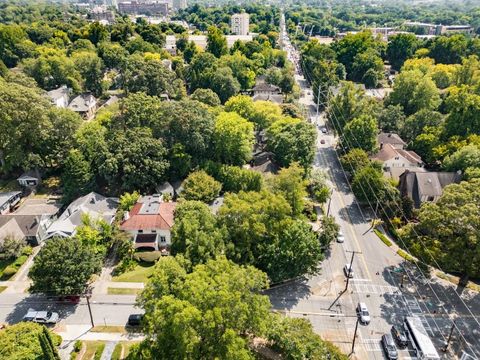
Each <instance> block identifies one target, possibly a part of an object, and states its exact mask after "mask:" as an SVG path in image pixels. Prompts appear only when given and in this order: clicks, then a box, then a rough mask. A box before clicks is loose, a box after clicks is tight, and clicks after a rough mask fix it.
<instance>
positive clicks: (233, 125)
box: [213, 112, 255, 166]
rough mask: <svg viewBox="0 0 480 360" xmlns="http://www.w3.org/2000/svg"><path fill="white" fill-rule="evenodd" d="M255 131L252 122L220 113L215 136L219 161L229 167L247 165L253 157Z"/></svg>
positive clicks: (233, 114) (237, 116)
mask: <svg viewBox="0 0 480 360" xmlns="http://www.w3.org/2000/svg"><path fill="white" fill-rule="evenodd" d="M253 129H254V127H253V124H252V123H251V122H249V121H247V120H245V119H244V118H242V117H241V116H240V115H237V114H236V113H227V112H222V113H220V114H219V115H218V116H217V120H216V122H215V131H214V136H213V139H214V144H215V145H214V148H215V154H216V158H217V159H218V161H220V162H222V163H224V164H228V165H239V166H240V165H243V164H245V163H246V162H247V161H248V160H249V159H250V158H251V156H252V148H253V143H254V140H255V138H254V134H253Z"/></svg>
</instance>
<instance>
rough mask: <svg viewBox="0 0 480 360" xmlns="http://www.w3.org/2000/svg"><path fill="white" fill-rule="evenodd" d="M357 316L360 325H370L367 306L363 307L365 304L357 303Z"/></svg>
mask: <svg viewBox="0 0 480 360" xmlns="http://www.w3.org/2000/svg"><path fill="white" fill-rule="evenodd" d="M357 315H358V317H359V319H360V322H361V323H362V324H365V325H368V324H370V313H369V312H368V309H367V305H365V303H363V302H360V303H358V305H357Z"/></svg>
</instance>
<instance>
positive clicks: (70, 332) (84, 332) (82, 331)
mask: <svg viewBox="0 0 480 360" xmlns="http://www.w3.org/2000/svg"><path fill="white" fill-rule="evenodd" d="M91 328H92V327H91V326H90V325H66V326H65V328H64V329H62V330H63V331H55V333H56V334H58V335H60V336H61V337H62V340H63V341H64V342H75V341H77V340H100V341H132V340H138V341H141V340H143V339H144V338H145V336H144V335H143V334H138V333H119V332H115V333H103V332H92V331H90V330H91Z"/></svg>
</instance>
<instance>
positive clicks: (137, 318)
mask: <svg viewBox="0 0 480 360" xmlns="http://www.w3.org/2000/svg"><path fill="white" fill-rule="evenodd" d="M142 320H143V314H131V315H130V316H129V317H128V321H127V325H129V326H139V325H140V324H141V323H142Z"/></svg>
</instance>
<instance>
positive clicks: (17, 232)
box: [0, 215, 24, 245]
mask: <svg viewBox="0 0 480 360" xmlns="http://www.w3.org/2000/svg"><path fill="white" fill-rule="evenodd" d="M9 237H10V238H14V239H23V238H24V234H23V231H22V229H21V228H20V226H19V225H18V223H17V222H16V221H15V220H14V219H12V218H11V217H9V216H7V215H0V245H2V244H3V242H4V241H5V239H7V238H9Z"/></svg>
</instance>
